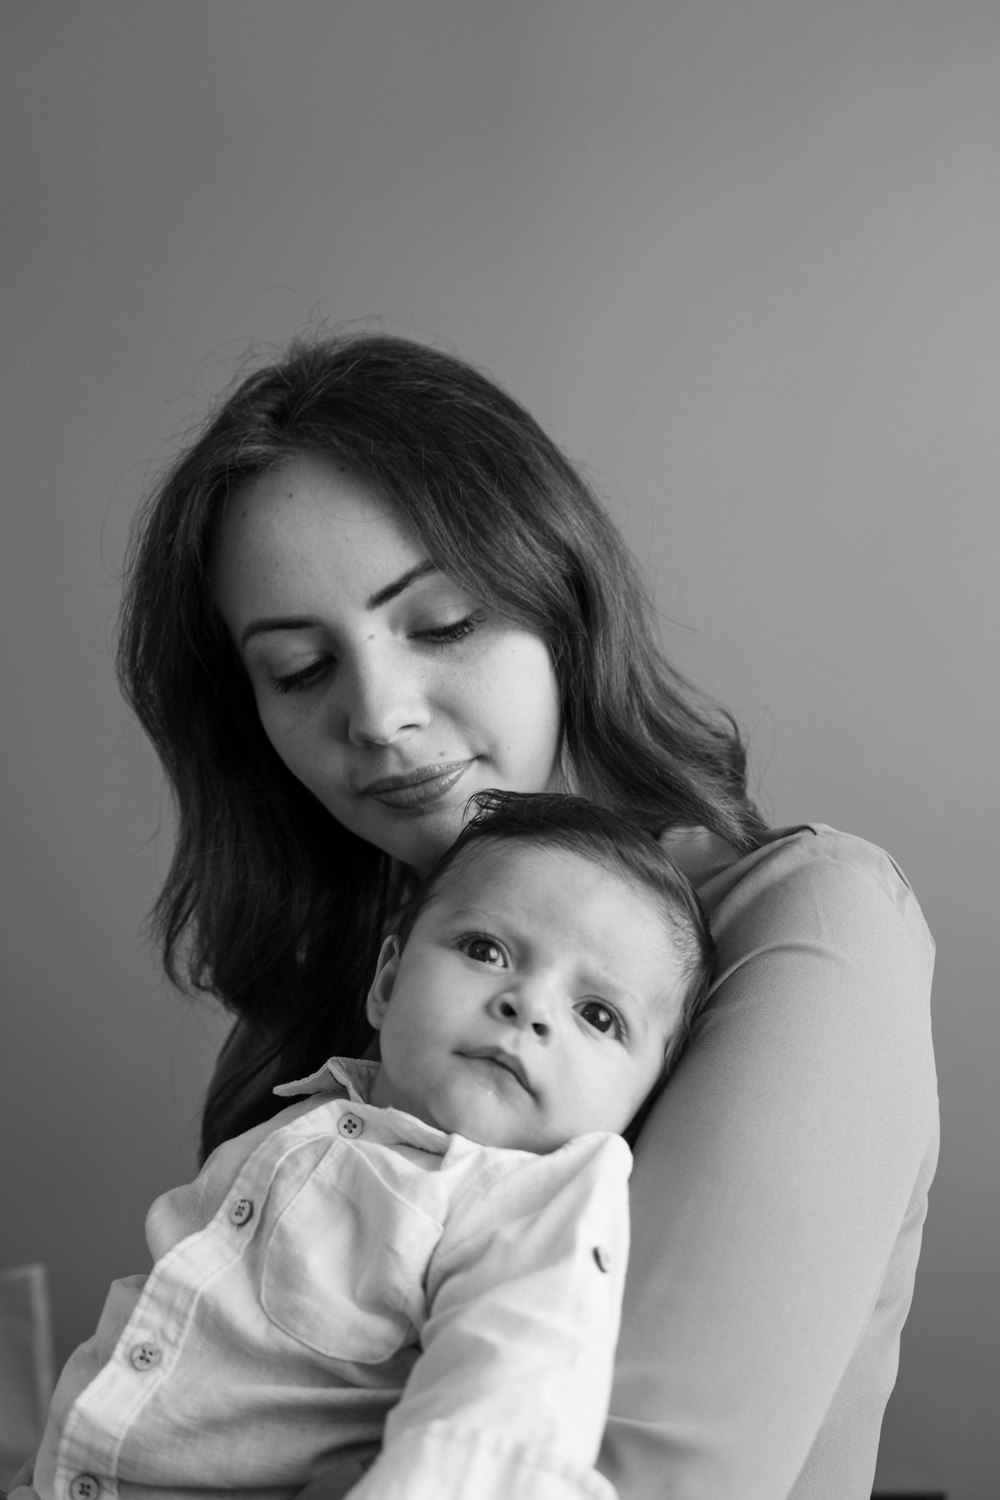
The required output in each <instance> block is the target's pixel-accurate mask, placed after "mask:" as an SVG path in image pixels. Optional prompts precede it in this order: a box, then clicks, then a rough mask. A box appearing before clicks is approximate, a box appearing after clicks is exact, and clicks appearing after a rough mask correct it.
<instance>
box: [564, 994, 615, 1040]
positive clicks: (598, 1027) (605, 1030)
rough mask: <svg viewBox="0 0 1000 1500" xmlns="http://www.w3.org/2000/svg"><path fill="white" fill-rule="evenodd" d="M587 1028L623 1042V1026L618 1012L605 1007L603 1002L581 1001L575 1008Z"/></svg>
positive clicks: (607, 1006)
mask: <svg viewBox="0 0 1000 1500" xmlns="http://www.w3.org/2000/svg"><path fill="white" fill-rule="evenodd" d="M576 1010H577V1015H579V1016H580V1017H581V1018H582V1019H583V1020H584V1021H585V1022H586V1023H587V1025H588V1026H592V1027H593V1029H594V1030H595V1031H599V1032H601V1033H602V1035H605V1036H613V1037H614V1038H615V1040H616V1041H619V1042H621V1041H624V1040H625V1025H624V1022H623V1021H622V1018H621V1016H619V1014H618V1012H617V1011H615V1010H612V1008H611V1006H610V1005H605V1003H604V1001H603V1000H582V1001H581V1002H580V1004H579V1005H578V1006H577V1008H576Z"/></svg>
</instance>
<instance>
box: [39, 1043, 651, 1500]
mask: <svg viewBox="0 0 1000 1500" xmlns="http://www.w3.org/2000/svg"><path fill="white" fill-rule="evenodd" d="M376 1068H377V1064H375V1063H372V1062H353V1061H346V1060H344V1059H331V1060H330V1061H329V1062H328V1063H327V1064H326V1065H325V1066H324V1067H323V1068H322V1069H320V1070H319V1072H318V1073H316V1074H314V1075H312V1076H311V1077H310V1078H308V1079H304V1080H301V1081H299V1082H298V1083H295V1084H289V1085H286V1086H284V1087H282V1088H281V1089H279V1092H281V1093H284V1094H286V1095H302V1094H305V1095H306V1096H307V1097H305V1098H304V1099H302V1100H300V1101H299V1102H297V1103H296V1104H293V1105H292V1106H291V1107H290V1108H288V1109H286V1110H285V1111H283V1112H282V1113H281V1114H280V1115H278V1116H276V1117H275V1118H274V1119H273V1120H270V1121H268V1122H267V1123H266V1124H264V1125H261V1126H258V1127H257V1128H256V1129H255V1130H252V1131H249V1132H248V1133H247V1134H246V1135H244V1136H241V1137H239V1138H237V1139H236V1140H233V1141H229V1142H226V1143H225V1144H224V1145H222V1146H220V1147H219V1149H218V1150H217V1151H216V1152H214V1153H213V1155H212V1156H211V1157H210V1158H209V1160H208V1162H207V1163H206V1164H205V1167H204V1168H203V1170H202V1172H201V1174H200V1175H199V1177H198V1178H197V1180H196V1181H195V1182H193V1183H191V1184H189V1185H187V1186H185V1187H181V1188H177V1189H174V1190H173V1191H171V1192H168V1193H166V1194H164V1195H163V1196H162V1197H161V1198H159V1199H157V1201H156V1202H155V1203H154V1204H153V1206H152V1208H151V1210H150V1212H149V1216H148V1219H147V1225H146V1230H147V1238H148V1241H149V1247H150V1250H151V1252H152V1254H153V1257H154V1259H155V1265H154V1268H153V1270H152V1272H151V1273H150V1274H149V1275H148V1276H133V1277H129V1278H127V1279H126V1280H124V1281H119V1282H116V1283H115V1284H114V1286H113V1287H112V1289H111V1293H110V1295H109V1297H108V1300H107V1303H106V1305H105V1309H104V1313H103V1315H102V1318H101V1321H100V1324H99V1327H98V1329H97V1332H96V1334H95V1335H94V1337H93V1338H92V1339H91V1340H90V1341H89V1342H88V1343H86V1344H84V1345H83V1346H82V1347H81V1348H80V1349H79V1350H78V1351H77V1352H76V1354H75V1355H74V1356H73V1357H72V1358H71V1360H70V1362H69V1364H68V1365H67V1367H66V1369H65V1371H64V1372H63V1375H62V1378H61V1380H60V1382H59V1385H58V1387H57V1390H56V1394H55V1397H54V1399H53V1405H52V1413H51V1416H50V1420H49V1424H48V1427H47V1430H46V1434H45V1437H44V1438H43V1441H42V1446H41V1449H40V1451H39V1455H38V1459H37V1462H36V1465H35V1472H34V1479H33V1485H34V1488H35V1491H36V1492H37V1493H38V1494H39V1495H40V1496H42V1497H43V1500H110V1497H115V1496H120V1497H121V1500H139V1497H148V1500H154V1497H156V1496H159V1495H167V1494H172V1493H174V1492H176V1491H177V1490H183V1491H184V1492H185V1496H186V1497H188V1500H197V1497H205V1500H207V1497H209V1496H210V1495H213V1494H215V1493H216V1492H217V1491H218V1490H220V1489H221V1490H225V1491H228V1492H230V1493H236V1494H239V1493H241V1492H242V1493H243V1494H244V1495H250V1494H251V1493H252V1494H253V1495H254V1496H256V1497H258V1500H285V1497H288V1496H291V1495H292V1494H293V1493H294V1492H295V1491H296V1490H298V1489H299V1488H300V1487H301V1486H303V1485H304V1484H305V1483H306V1482H307V1481H308V1480H310V1479H311V1478H313V1477H315V1476H316V1475H317V1474H319V1473H320V1472H321V1471H322V1468H323V1464H324V1460H327V1461H329V1460H330V1459H332V1458H333V1457H334V1456H335V1455H336V1454H337V1453H338V1452H347V1453H350V1454H351V1455H353V1456H358V1455H365V1456H367V1457H373V1458H374V1461H373V1462H372V1464H371V1467H370V1468H369V1469H368V1471H367V1473H366V1474H365V1477H364V1478H363V1479H362V1480H361V1482H360V1483H359V1484H358V1485H356V1486H355V1488H354V1489H353V1490H352V1495H356V1496H357V1497H358V1500H388V1497H392V1496H397V1495H400V1496H402V1495H405V1496H407V1497H408V1500H441V1497H442V1496H445V1495H455V1496H458V1495H465V1494H475V1495H476V1497H477V1500H493V1497H495V1500H510V1497H511V1496H513V1495H517V1496H519V1497H523V1500H580V1497H592V1500H614V1492H613V1489H612V1487H611V1485H610V1484H609V1483H608V1481H607V1480H606V1479H603V1478H602V1477H601V1476H600V1475H599V1474H597V1472H596V1471H595V1470H594V1468H593V1463H594V1460H595V1458H596V1455H597V1450H598V1446H599V1443H600V1438H601V1432H602V1430H603V1426H604V1420H605V1415H606V1412H607V1403H608V1397H609V1393H610V1385H611V1371H612V1362H613V1354H614V1346H615V1339H616V1335H617V1331H618V1323H619V1314H620V1304H621V1295H622V1288H623V1283H624V1272H625V1263H626V1259H627V1254H628V1176H629V1172H630V1169H631V1154H630V1152H629V1149H628V1147H627V1146H626V1144H625V1142H624V1141H623V1140H622V1139H621V1138H620V1137H618V1136H612V1135H605V1134H600V1135H598V1134H595V1135H588V1136H585V1137H581V1138H580V1139H578V1140H576V1141H573V1142H570V1143H569V1144H568V1145H566V1146H564V1147H562V1148H561V1149H559V1150H557V1151H555V1152H552V1153H551V1154H548V1155H545V1156H536V1155H533V1154H531V1153H528V1152H522V1151H513V1150H506V1149H501V1148H496V1147H484V1146H479V1145H475V1144H473V1143H472V1142H470V1141H467V1140H465V1139H464V1138H462V1137H460V1136H453V1135H446V1134H445V1133H444V1132H442V1131H439V1130H437V1129H435V1128H433V1127H432V1126H430V1125H426V1124H424V1123H423V1122H422V1121H420V1120H417V1119H415V1118H414V1117H413V1116H411V1115H408V1114H406V1113H404V1112H402V1111H400V1110H395V1109H378V1108H375V1107H374V1106H372V1105H370V1104H368V1103H367V1097H368V1090H369V1087H370V1084H371V1081H372V1079H373V1077H374V1074H375V1071H376Z"/></svg>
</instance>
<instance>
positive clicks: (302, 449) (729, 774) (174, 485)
mask: <svg viewBox="0 0 1000 1500" xmlns="http://www.w3.org/2000/svg"><path fill="white" fill-rule="evenodd" d="M307 454H308V455H323V456H325V457H326V458H328V459H329V460H331V461H332V462H335V463H337V464H339V465H340V466H342V467H344V468H346V469H347V470H348V471H349V472H350V473H351V474H352V476H353V477H354V479H355V480H356V481H357V482H358V483H359V484H362V485H365V486H367V487H368V488H370V490H371V491H372V493H373V494H375V495H377V496H378V497H379V498H380V499H381V500H383V501H385V502H387V503H389V504H391V505H392V506H393V507H394V508H395V510H396V513H397V515H398V517H399V518H400V520H401V522H402V523H403V524H404V525H405V526H406V527H408V528H409V529H410V530H411V531H412V533H413V534H414V536H415V537H416V538H417V539H418V540H419V541H420V543H421V544H422V545H423V546H424V548H425V549H426V551H427V554H428V556H429V557H430V558H431V559H432V561H433V562H434V563H435V564H436V566H437V567H438V568H440V569H441V570H442V571H443V572H444V573H445V574H447V575H448V576H450V577H451V578H453V579H454V580H455V582H456V583H458V584H459V585H460V586H462V587H464V588H466V589H468V590H469V591H470V592H471V593H472V594H473V596H474V597H476V598H478V599H480V600H481V601H482V603H483V604H484V605H486V606H487V607H491V608H493V609H495V610H496V611H497V612H498V613H499V614H500V615H502V616H503V617H505V618H507V619H509V620H511V621H514V622H516V623H518V624H519V625H521V626H523V627H525V628H527V629H529V630H532V631H534V632H535V633H537V634H538V635H539V636H540V637H541V638H542V639H543V640H544V641H545V642H546V644H547V645H548V648H549V651H550V653H551V655H552V660H553V664H554V667H555V671H556V675H557V680H558V683H559V691H560V697H561V704H560V706H561V715H562V734H563V747H562V748H563V755H564V760H565V763H566V764H567V766H568V767H570V768H571V769H572V775H573V784H574V785H575V787H576V788H578V789H579V791H580V792H581V794H583V795H584V796H586V797H589V798H591V799H592V800H594V801H595V802H598V803H600V804H602V805H603V806H605V807H608V808H611V809H613V810H616V811H622V812H627V813H630V814H631V816H632V817H633V818H634V819H636V820H637V821H638V822H639V823H640V824H641V826H642V827H644V828H646V829H647V830H648V831H649V832H650V833H659V832H661V831H662V830H663V829H664V828H667V827H679V826H703V827H706V828H708V829H710V830H711V831H712V832H714V833H715V834H717V835H719V836H721V837H722V838H724V839H726V840H727V841H728V842H729V843H730V844H731V845H733V847H734V848H736V849H738V850H740V851H745V850H748V849H750V848H753V847H754V846H755V844H756V842H757V841H758V839H759V837H760V834H761V832H762V830H763V826H764V825H763V824H762V822H761V820H760V818H759V816H758V814H757V812H756V810H755V809H754V807H753V805H752V803H751V801H750V799H749V798H748V795H747V790H746V757H745V751H744V746H743V743H742V741H741V738H740V736H739V734H738V732H737V730H736V728H735V726H734V724H733V722H732V720H731V719H730V718H729V717H728V715H726V714H725V713H724V712H723V711H722V710H721V709H719V708H718V707H717V706H716V705H714V704H713V703H711V702H710V701H708V700H706V699H704V698H702V697H701V696H700V695H699V694H698V693H697V692H696V690H695V689H694V688H693V687H691V685H690V684H689V683H687V682H686V681H685V679H684V678H683V677H681V676H680V675H679V674H678V673H677V672H676V671H675V670H674V669H673V668H672V667H671V665H670V664H669V662H668V661H667V660H666V659H665V658H664V656H663V655H662V652H661V650H660V647H659V645H658V643H657V639H656V630H655V627H654V621H653V617H652V613H651V607H650V604H649V602H648V600H647V598H646V595H645V591H644V588H643V585H642V583H641V582H640V579H639V577H638V575H637V572H636V569H635V565H634V563H633V561H632V558H631V556H630V554H629V553H628V550H627V549H626V547H625V545H624V543H623V541H622V539H621V538H620V537H619V535H618V533H617V531H616V530H615V528H614V526H613V525H612V524H611V522H610V521H609V519H608V518H607V517H606V516H605V514H604V512H603V510H602V509H601V506H600V505H599V503H598V501H597V500H596V498H595V497H594V495H593V494H592V492H591V490H590V489H589V487H588V485H587V484H586V483H585V481H584V480H583V478H582V477H581V475H580V474H579V473H578V472H577V471H576V469H575V468H574V467H573V465H572V464H571V463H570V462H569V461H568V460H567V459H566V458H565V457H564V455H563V454H562V453H561V452H560V450H559V449H558V447H557V446H556V445H555V443H553V442H552V440H551V439H550V438H549V437H547V435H546V434H545V433H544V432H543V430H542V429H541V427H539V425H538V423H537V422H536V421H535V420H534V418H533V417H531V416H530V414H529V413H528V412H527V411H526V410H525V409H524V408H523V407H522V406H520V405H519V404H518V403H517V402H516V401H514V400H513V398H512V397H510V396H509V395H507V393H506V392H505V391H503V390H502V389H501V388H500V387H499V386H497V385H496V384H495V382H494V381H493V380H491V379H489V378H488V377H487V376H485V375H483V374H481V373H480V372H479V371H478V370H476V369H474V368H473V367H472V366H470V365H468V364H465V363H464V362H463V361H461V360H459V359H457V358H455V357H454V356H452V355H451V354H446V353H443V352H441V351H439V350H437V349H434V348H429V347H426V346H424V345H421V344H418V343H413V342H411V341H409V340H406V339H399V338H394V337H390V336H387V335H383V334H360V335H350V336H346V337H337V336H326V335H323V336H314V337H311V338H309V339H304V340H298V341H296V342H294V343H292V344H291V345H290V346H289V347H288V348H287V349H286V350H285V351H284V352H283V353H282V354H281V355H280V357H279V358H277V359H275V360H274V361H272V362H270V363H267V364H265V365H263V366H262V367H261V368H259V369H257V370H256V371H254V372H253V373H251V374H249V375H247V376H246V378H244V379H243V380H242V381H241V382H240V383H239V384H238V385H237V386H236V387H235V389H234V390H233V391H232V392H231V393H230V394H229V395H228V396H227V397H225V398H224V399H223V400H222V401H221V403H220V404H219V406H218V408H217V409H216V411H215V412H214V413H213V414H212V415H211V416H210V417H209V419H208V420H207V422H206V423H205V425H204V427H203V428H202V430H201V431H200V432H199V433H198V435H197V436H196V437H195V438H194V440H193V441H192V442H191V443H190V444H189V445H188V446H187V447H186V448H185V450H184V451H183V452H182V453H181V454H180V456H179V458H178V459H177V461H176V462H175V463H174V465H173V466H172V467H171V468H170V470H169V471H168V472H167V473H166V474H165V475H164V477H163V479H162V481H161V482H160V484H159V485H158V487H157V488H156V489H155V491H154V492H153V493H152V494H151V495H150V497H149V499H148V501H147V503H146V504H145V506H144V507H143V509H142V510H141V512H140V514H139V516H138V518H137V524H136V529H135V531H134V534H133V540H132V543H131V547H130V552H129V556H128V559H127V566H126V579H125V593H124V601H123V607H122V613H121V622H120V639H119V649H118V670H119V676H120V681H121V684H122V689H123V691H124V693H125V696H126V698H127V699H128V701H129V702H130V703H131V704H132V706H133V708H134V709H135V712H136V714H137V716H138V718H139V721H140V723H141V724H142V726H143V728H144V729H145V730H146V732H147V734H148V735H149V737H150V739H151V740H152V742H153V744H154V746H155V748H156V750H157V751H158V753H159V755H160V757H161V759H162V761H163V765H164V767H165V770H166V772H167V775H168V777H169V780H170V784H171V788H172V791H173V796H174V800H175V804H176V810H177V835H176V841H175V847H174V853H173V859H172V864H171V867H170V871H169V873H168V876H167V880H166V883H165V885H164V888H163V890H162V892H161V895H160V897H159V900H158V902H157V904H156V907H155V908H154V912H153V929H154V932H155V934H156V936H157V938H158V939H159V942H160V944H161V947H162V950H163V956H164V962H165V965H166V969H167V972H168V974H169V975H170V977H171V978H172V979H174V980H175V982H177V983H183V984H186V985H189V986H191V987H193V988H195V989H200V990H206V991H211V992H212V993H214V994H216V995H218V996H219V997H220V998H221V999H222V1001H223V1002H224V1003H225V1004H226V1005H227V1006H228V1007H229V1008H230V1009H231V1010H232V1011H233V1012H234V1013H235V1014H236V1015H237V1016H239V1017H240V1018H241V1020H242V1022H243V1023H244V1024H243V1026H242V1027H241V1032H240V1036H239V1039H238V1040H239V1046H237V1045H236V1043H235V1041H234V1044H233V1046H232V1047H230V1048H229V1050H228V1052H227V1056H226V1058H225V1060H224V1065H223V1067H222V1069H221V1070H220V1073H219V1075H218V1078H217V1080H216V1083H215V1085H214V1086H213V1091H212V1093H211V1095H210V1097H209V1100H208V1103H207V1106H206V1114H205V1137H204V1139H205V1144H206V1146H208V1145H210V1144H213V1143H215V1142H217V1141H218V1140H221V1139H224V1138H226V1136H227V1135H231V1134H233V1133H234V1132H235V1131H236V1130H238V1129H243V1128H245V1127H246V1126H248V1125H250V1124H253V1123H256V1121H257V1120H258V1119H263V1118H266V1117H267V1115H268V1114H270V1113H272V1112H273V1109H274V1108H275V1101H273V1100H272V1099H271V1097H270V1088H271V1084H272V1083H273V1082H277V1081H278V1079H279V1078H280V1077H281V1076H282V1075H284V1076H286V1077H287V1076H296V1074H297V1073H299V1072H305V1071H308V1070H309V1068H311V1067H312V1066H313V1065H314V1061H313V1060H314V1059H318V1060H319V1061H322V1059H323V1058H324V1057H325V1056H327V1055H329V1053H330V1052H333V1051H336V1052H340V1053H344V1054H347V1053H358V1052H362V1051H364V1050H365V1048H366V1046H367V1045H368V1043H369V1041H370V1038H371V1032H370V1028H369V1027H368V1023H367V1021H366V1019H365V1012H364V1000H365V994H366V992H367V985H368V979H369V975H370V972H371V970H372V968H373V966H374V962H375V955H376V953H377V950H378V943H379V939H380V936H381V934H382V933H383V932H384V931H385V930H386V927H387V924H388V920H389V918H390V916H391V914H392V913H393V912H394V911H395V910H397V909H398V905H399V901H400V899H401V897H402V895H403V894H404V892H405V888H406V886H407V884H408V882H409V880H410V875H409V872H407V871H403V870H400V869H399V868H398V867H396V866H394V865H393V863H392V862H391V861H390V860H389V858H388V857H387V856H386V855H385V854H384V853H382V851H380V850H378V849H376V848H374V847H373V846H372V845H370V844H366V843H364V842H363V841H362V840H361V839H359V838H357V837H356V836H355V835H353V834H351V833H349V832H348V831H347V830H346V829H344V828H343V827H341V826H340V825H339V824H337V823H336V822H335V821H334V819H333V818H332V817H330V816H329V815H328V814H327V813H326V812H325V811H324V810H323V809H322V808H321V807H320V805H319V804H318V802H317V801H316V800H315V799H314V797H313V796H312V795H311V793H309V792H307V791H306V789H305V788H304V787H303V786H302V785H301V784H300V783H299V782H298V781H297V780H296V779H295V777H294V776H293V775H292V774H291V772H290V771H289V770H288V769H287V768H286V767H285V765H284V764H283V762H282V761H281V760H280V758H279V757H278V755H277V753H276V752H275V751H274V749H273V747H272V746H271V744H270V743H269V741H268V739H267V736H266V735H265V733H264V731H263V728H262V726H261V723H260V720H259V717H258V714H257V709H256V704H255V701H254V695H253V692H252V690H251V686H250V682H249V678H248V676H247V673H246V671H245V669H244V667H243V664H242V662H241V660H240V658H239V656H238V654H237V652H236V649H235V647H234V645H233V643H232V641H231V640H230V638H229V636H228V634H227V631H226V629H225V627H224V625H223V622H222V620H221V617H220V615H219V612H218V609H217V607H216V603H215V599H214V595H213V589H212V579H211V562H212V549H213V546H214V545H215V544H216V542H217V535H218V521H219V518H220V516H221V515H222V514H223V513H224V510H225V507H226V506H227V504H228V503H229V502H230V501H231V500H232V499H233V498H234V497H236V496H238V494H239V492H240V489H241V487H243V486H246V485H247V484H249V483H251V482H252V481H254V480H255V479H257V478H258V477H259V476H261V475H263V474H266V473H269V472H273V471H275V470H277V469H280V468H281V467H282V466H283V465H287V464H290V463H293V462H294V461H295V460H296V459H297V458H299V457H301V456H303V455H307Z"/></svg>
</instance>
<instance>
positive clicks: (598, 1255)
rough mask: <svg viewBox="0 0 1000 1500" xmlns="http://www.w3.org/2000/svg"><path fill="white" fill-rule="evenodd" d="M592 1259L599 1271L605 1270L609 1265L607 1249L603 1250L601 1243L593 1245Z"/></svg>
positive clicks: (609, 1257) (609, 1258) (609, 1259)
mask: <svg viewBox="0 0 1000 1500" xmlns="http://www.w3.org/2000/svg"><path fill="white" fill-rule="evenodd" d="M594 1260H595V1262H596V1263H597V1269H598V1270H599V1271H605V1272H607V1271H608V1270H609V1269H610V1267H611V1256H610V1255H609V1254H608V1252H607V1250H605V1248H604V1246H603V1245H595V1246H594Z"/></svg>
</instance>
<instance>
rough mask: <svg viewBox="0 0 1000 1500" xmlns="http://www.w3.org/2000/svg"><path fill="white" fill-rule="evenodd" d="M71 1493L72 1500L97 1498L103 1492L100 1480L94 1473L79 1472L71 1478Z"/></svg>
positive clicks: (93, 1499)
mask: <svg viewBox="0 0 1000 1500" xmlns="http://www.w3.org/2000/svg"><path fill="white" fill-rule="evenodd" d="M69 1493H70V1500H97V1496H98V1495H99V1494H100V1493H101V1483H100V1480H99V1479H95V1478H94V1476H93V1474H78V1475H77V1476H76V1478H75V1479H71V1480H70V1485H69Z"/></svg>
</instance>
